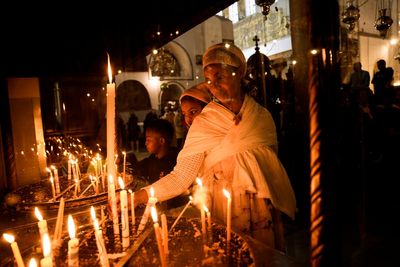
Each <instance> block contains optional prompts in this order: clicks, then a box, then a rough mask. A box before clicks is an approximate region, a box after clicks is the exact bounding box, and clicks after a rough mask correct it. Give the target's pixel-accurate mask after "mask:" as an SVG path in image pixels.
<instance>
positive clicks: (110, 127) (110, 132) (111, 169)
mask: <svg viewBox="0 0 400 267" xmlns="http://www.w3.org/2000/svg"><path fill="white" fill-rule="evenodd" d="M107 62H108V64H107V70H108V79H109V83H108V84H107V116H106V117H107V171H108V175H111V176H112V177H117V172H116V168H115V164H114V158H115V150H114V149H115V83H113V82H112V71H111V64H110V56H109V55H108V53H107Z"/></svg>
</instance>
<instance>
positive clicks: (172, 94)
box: [159, 82, 185, 115]
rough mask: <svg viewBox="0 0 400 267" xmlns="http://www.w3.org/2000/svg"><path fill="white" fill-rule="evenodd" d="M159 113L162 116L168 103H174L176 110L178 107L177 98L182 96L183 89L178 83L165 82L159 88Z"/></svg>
mask: <svg viewBox="0 0 400 267" xmlns="http://www.w3.org/2000/svg"><path fill="white" fill-rule="evenodd" d="M160 88H161V90H160V96H159V99H160V101H159V103H160V112H161V115H163V114H164V108H165V107H166V106H167V105H168V102H169V101H172V102H175V106H176V108H178V107H179V97H180V95H181V94H182V92H183V90H185V87H184V86H183V85H182V84H180V83H178V82H166V83H163V84H161V86H160Z"/></svg>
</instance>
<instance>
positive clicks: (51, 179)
mask: <svg viewBox="0 0 400 267" xmlns="http://www.w3.org/2000/svg"><path fill="white" fill-rule="evenodd" d="M50 183H52V184H54V179H53V176H50Z"/></svg>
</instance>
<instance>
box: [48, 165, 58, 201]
mask: <svg viewBox="0 0 400 267" xmlns="http://www.w3.org/2000/svg"><path fill="white" fill-rule="evenodd" d="M46 170H47V171H48V172H49V174H50V184H51V193H52V195H53V199H55V198H56V190H55V188H54V178H53V173H52V172H51V170H50V169H49V168H46Z"/></svg>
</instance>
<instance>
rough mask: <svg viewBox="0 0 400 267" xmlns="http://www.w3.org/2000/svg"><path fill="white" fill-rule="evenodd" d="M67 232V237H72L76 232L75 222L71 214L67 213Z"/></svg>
mask: <svg viewBox="0 0 400 267" xmlns="http://www.w3.org/2000/svg"><path fill="white" fill-rule="evenodd" d="M68 234H69V238H71V239H74V238H75V234H76V230H75V223H74V219H73V218H72V215H71V214H70V215H68Z"/></svg>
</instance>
